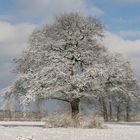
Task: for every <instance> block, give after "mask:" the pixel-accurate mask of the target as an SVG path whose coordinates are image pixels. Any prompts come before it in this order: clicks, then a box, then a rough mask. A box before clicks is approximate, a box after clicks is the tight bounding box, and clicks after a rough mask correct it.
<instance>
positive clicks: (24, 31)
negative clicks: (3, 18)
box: [0, 22, 35, 56]
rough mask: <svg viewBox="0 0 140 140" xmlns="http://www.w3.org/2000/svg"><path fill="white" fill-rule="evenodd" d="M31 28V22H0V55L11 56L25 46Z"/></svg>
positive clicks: (33, 26)
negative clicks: (14, 23)
mask: <svg viewBox="0 0 140 140" xmlns="http://www.w3.org/2000/svg"><path fill="white" fill-rule="evenodd" d="M33 28H35V25H32V24H26V23H22V24H16V25H13V24H10V23H7V22H0V55H1V56H2V55H7V56H11V55H12V56H13V55H15V54H16V53H18V52H20V51H21V50H22V49H23V48H25V47H26V43H27V40H28V36H29V34H30V33H31V31H32V30H33Z"/></svg>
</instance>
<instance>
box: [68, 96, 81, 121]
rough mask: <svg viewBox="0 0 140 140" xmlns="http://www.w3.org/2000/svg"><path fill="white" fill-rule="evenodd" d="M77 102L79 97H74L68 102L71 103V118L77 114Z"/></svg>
mask: <svg viewBox="0 0 140 140" xmlns="http://www.w3.org/2000/svg"><path fill="white" fill-rule="evenodd" d="M79 103H80V99H79V98H78V99H74V100H73V101H71V102H70V105H71V112H72V119H74V120H75V119H76V117H77V116H78V114H79Z"/></svg>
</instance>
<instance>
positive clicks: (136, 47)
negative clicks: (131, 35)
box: [103, 31, 140, 77]
mask: <svg viewBox="0 0 140 140" xmlns="http://www.w3.org/2000/svg"><path fill="white" fill-rule="evenodd" d="M105 36H106V37H105V39H104V41H103V44H104V45H105V46H106V47H107V48H108V49H109V50H110V51H112V52H117V53H121V54H123V55H124V56H125V57H127V58H128V59H129V60H130V62H131V64H132V67H133V68H134V70H135V72H136V74H137V75H139V77H140V74H139V69H140V40H133V41H131V40H126V39H123V38H122V37H120V36H118V35H116V34H112V33H110V32H107V31H106V33H105Z"/></svg>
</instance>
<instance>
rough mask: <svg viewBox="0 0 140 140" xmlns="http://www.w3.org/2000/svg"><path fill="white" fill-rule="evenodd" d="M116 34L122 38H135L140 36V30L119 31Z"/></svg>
mask: <svg viewBox="0 0 140 140" xmlns="http://www.w3.org/2000/svg"><path fill="white" fill-rule="evenodd" d="M118 35H119V36H121V37H123V38H132V39H137V38H140V31H138V30H127V31H119V32H118Z"/></svg>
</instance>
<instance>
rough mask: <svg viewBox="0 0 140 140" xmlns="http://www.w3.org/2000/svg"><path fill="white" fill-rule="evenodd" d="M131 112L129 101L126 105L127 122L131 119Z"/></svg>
mask: <svg viewBox="0 0 140 140" xmlns="http://www.w3.org/2000/svg"><path fill="white" fill-rule="evenodd" d="M129 110H130V105H129V101H128V102H127V103H126V121H129V119H130V117H129V116H130V115H129Z"/></svg>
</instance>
